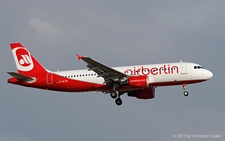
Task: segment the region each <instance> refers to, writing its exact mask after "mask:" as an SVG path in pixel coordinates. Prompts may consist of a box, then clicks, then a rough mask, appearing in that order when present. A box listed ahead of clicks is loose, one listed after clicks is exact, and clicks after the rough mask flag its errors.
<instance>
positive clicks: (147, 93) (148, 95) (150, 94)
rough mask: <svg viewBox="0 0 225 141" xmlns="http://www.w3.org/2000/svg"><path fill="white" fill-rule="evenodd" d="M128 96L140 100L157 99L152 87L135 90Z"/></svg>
mask: <svg viewBox="0 0 225 141" xmlns="http://www.w3.org/2000/svg"><path fill="white" fill-rule="evenodd" d="M127 95H128V96H132V97H136V98H138V99H152V98H154V97H155V88H154V87H150V88H148V89H144V90H135V91H132V92H128V94H127Z"/></svg>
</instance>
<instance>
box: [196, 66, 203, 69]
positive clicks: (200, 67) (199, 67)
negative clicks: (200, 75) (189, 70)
mask: <svg viewBox="0 0 225 141" xmlns="http://www.w3.org/2000/svg"><path fill="white" fill-rule="evenodd" d="M194 69H204V68H203V67H202V66H194Z"/></svg>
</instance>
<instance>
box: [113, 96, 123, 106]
mask: <svg viewBox="0 0 225 141" xmlns="http://www.w3.org/2000/svg"><path fill="white" fill-rule="evenodd" d="M115 102H116V105H118V106H120V105H122V103H123V102H122V100H121V99H120V98H117V99H116V101H115Z"/></svg>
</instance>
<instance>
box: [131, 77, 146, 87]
mask: <svg viewBox="0 0 225 141" xmlns="http://www.w3.org/2000/svg"><path fill="white" fill-rule="evenodd" d="M128 85H129V86H131V87H135V88H148V87H149V79H148V76H146V75H143V76H131V77H129V78H128Z"/></svg>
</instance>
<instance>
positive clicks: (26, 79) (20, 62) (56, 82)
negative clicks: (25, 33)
mask: <svg viewBox="0 0 225 141" xmlns="http://www.w3.org/2000/svg"><path fill="white" fill-rule="evenodd" d="M10 47H11V50H12V54H13V57H14V60H15V63H16V67H17V70H18V72H7V73H8V74H9V75H11V76H12V78H9V79H8V83H11V84H16V85H21V86H25V87H33V88H39V89H44V90H53V91H61V92H87V91H100V92H103V93H105V94H110V96H111V97H112V98H113V99H115V103H116V104H117V105H121V104H122V100H121V96H122V95H123V94H127V95H128V96H130V97H136V98H138V99H153V98H154V97H155V88H156V87H160V86H171V85H181V86H182V87H183V90H184V91H183V94H184V96H188V91H187V85H188V84H193V83H199V82H203V81H206V80H208V79H210V78H212V76H213V74H212V72H210V71H209V70H207V69H204V68H203V67H202V66H201V65H199V64H196V63H189V62H182V61H180V62H176V63H162V64H148V65H135V66H122V67H109V66H107V65H104V64H102V63H100V62H98V61H96V60H94V59H92V58H90V57H85V56H81V55H79V54H77V57H78V60H83V61H84V62H85V63H86V64H87V69H83V70H69V71H56V72H53V71H49V70H47V69H46V68H45V67H44V66H42V65H41V64H40V63H39V62H38V61H37V59H35V58H34V56H33V55H32V54H30V52H29V51H28V50H27V49H26V48H25V47H24V46H23V45H22V44H21V43H11V44H10Z"/></svg>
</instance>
